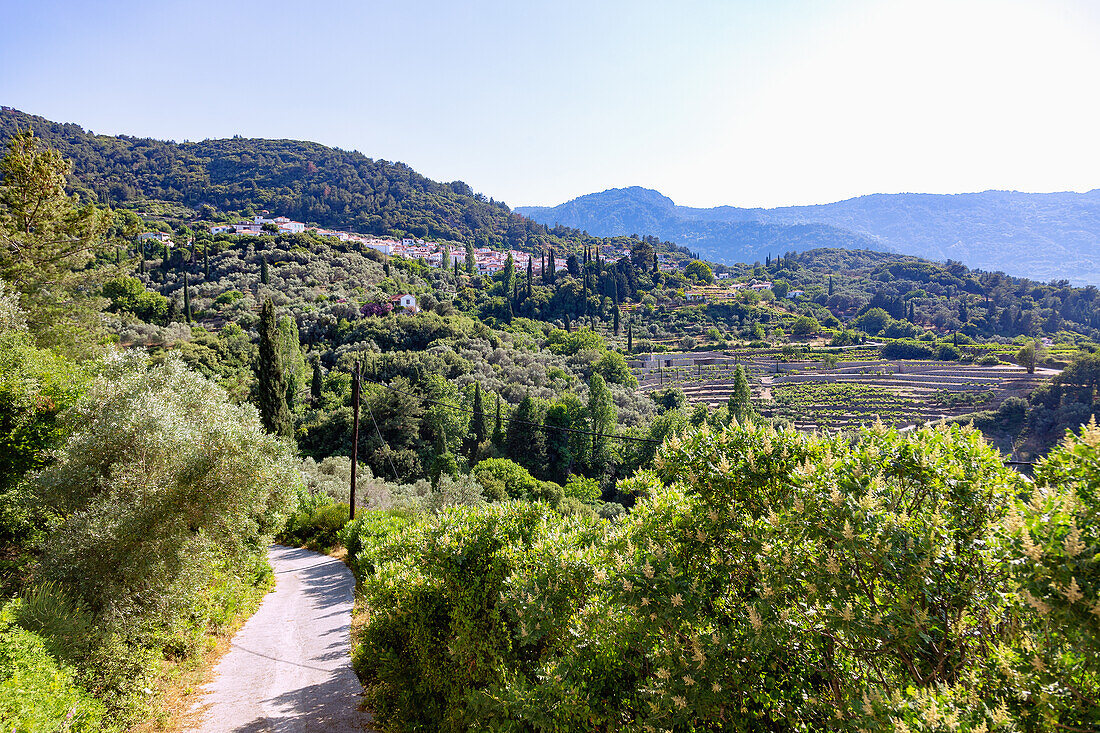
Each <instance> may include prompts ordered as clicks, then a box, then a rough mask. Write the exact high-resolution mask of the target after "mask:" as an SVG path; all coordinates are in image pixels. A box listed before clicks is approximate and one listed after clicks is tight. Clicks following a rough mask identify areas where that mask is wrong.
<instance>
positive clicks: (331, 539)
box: [278, 504, 348, 552]
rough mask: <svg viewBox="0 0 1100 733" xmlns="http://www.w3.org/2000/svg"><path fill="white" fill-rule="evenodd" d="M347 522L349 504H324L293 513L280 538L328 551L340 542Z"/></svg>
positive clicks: (282, 540)
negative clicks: (341, 531) (341, 533)
mask: <svg viewBox="0 0 1100 733" xmlns="http://www.w3.org/2000/svg"><path fill="white" fill-rule="evenodd" d="M347 523H348V505H347V504H323V505H321V506H318V507H314V508H312V509H306V510H304V511H302V510H300V511H298V512H295V513H294V514H293V515H291V517H290V519H289V520H288V521H287V525H286V529H284V530H283V531H282V532H281V533H280V534H279V536H278V540H279V541H280V542H286V543H287V544H291V545H295V546H297V545H300V546H303V547H308V548H309V549H311V550H317V551H320V552H328V551H329V550H331V549H333V548H334V547H336V546H337V545H338V544H340V542H339V533H340V530H342V529H343V528H344V525H345V524H347Z"/></svg>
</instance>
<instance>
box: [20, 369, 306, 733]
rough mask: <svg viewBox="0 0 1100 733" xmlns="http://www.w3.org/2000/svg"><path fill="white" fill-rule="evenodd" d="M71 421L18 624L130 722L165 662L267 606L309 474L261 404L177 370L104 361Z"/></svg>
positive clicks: (48, 492)
mask: <svg viewBox="0 0 1100 733" xmlns="http://www.w3.org/2000/svg"><path fill="white" fill-rule="evenodd" d="M69 419H70V420H71V425H72V435H71V436H70V437H69V438H68V440H67V441H66V443H65V444H64V445H63V446H62V447H61V448H60V449H59V450H58V451H57V453H56V456H57V458H56V462H55V463H54V464H53V465H51V466H49V467H47V468H46V470H45V471H44V472H42V473H41V474H40V475H39V476H38V477H37V478H36V480H35V483H34V495H35V496H36V497H38V499H39V500H40V501H41V503H42V505H43V507H45V508H46V509H47V510H48V511H49V512H51V513H52V514H53V515H54V516H55V518H56V519H55V521H54V527H53V528H51V531H50V533H49V534H48V536H47V538H46V541H45V543H44V544H43V547H42V551H43V553H42V560H41V563H40V567H39V568H38V571H37V574H36V581H37V586H36V588H35V589H33V590H32V591H28V592H29V593H30V596H29V598H33V599H34V602H33V603H32V602H31V601H30V600H28V601H27V603H25V604H24V607H23V609H22V610H21V612H20V618H19V620H20V623H21V625H23V626H24V627H26V628H28V629H30V630H32V631H36V632H41V633H42V634H43V635H44V636H45V637H46V638H47V639H56V640H57V641H58V645H57V648H56V649H53V651H54V652H55V653H56V654H58V655H61V656H63V658H64V659H65V660H66V661H67V662H69V663H71V664H72V665H73V666H74V667H75V668H77V669H78V670H79V673H80V675H81V681H82V682H83V683H85V684H86V685H87V686H88V688H89V689H90V690H91V691H92V692H93V693H95V694H96V695H97V697H100V698H102V699H104V700H105V701H106V702H107V703H108V705H109V707H110V709H111V710H112V719H113V720H118V721H120V722H121V721H125V720H127V719H128V718H129V717H130V715H131V714H133V713H135V712H136V711H137V710H139V709H140V706H141V703H142V702H143V699H144V696H145V695H146V694H147V691H146V688H148V687H149V686H150V685H149V680H150V678H151V677H152V676H153V675H154V674H155V673H156V661H157V659H158V658H159V657H161V656H162V655H163V654H165V653H171V654H174V655H179V656H187V655H188V654H190V653H193V652H194V651H195V649H196V645H197V644H198V642H199V640H200V639H201V636H202V633H203V632H205V631H206V630H207V628H208V627H211V626H212V627H216V626H217V625H218V624H219V623H221V622H223V621H228V620H229V618H230V617H232V615H233V612H234V611H235V610H239V608H238V605H239V604H240V603H241V602H242V600H244V601H245V602H247V601H248V599H250V598H252V597H254V596H255V595H257V594H258V595H262V589H264V588H266V585H267V583H268V582H269V579H270V574H269V571H268V570H267V565H266V560H265V559H264V553H265V551H266V547H267V544H268V542H269V541H270V536H271V535H272V534H273V533H274V531H275V530H276V529H278V528H279V527H280V526H282V523H283V521H284V517H285V512H286V511H287V507H288V506H289V505H290V504H291V498H292V497H293V496H294V489H295V487H296V486H298V485H300V483H301V477H300V474H299V473H298V471H297V467H296V466H295V464H294V462H293V460H292V459H291V457H290V453H289V451H288V449H287V446H286V445H285V444H283V443H281V442H279V441H278V440H277V439H276V438H274V437H272V436H269V435H266V434H264V432H263V430H262V429H261V427H260V424H259V418H258V416H257V415H256V411H255V410H254V409H253V408H252V407H249V406H236V405H232V404H231V403H230V402H229V400H228V399H227V396H226V395H225V393H224V392H222V391H221V390H219V389H218V388H217V387H216V386H214V385H213V384H211V383H210V382H209V381H207V380H206V379H204V378H203V377H201V376H199V375H197V374H195V373H194V372H191V371H188V369H187V368H186V367H185V366H184V365H183V363H182V362H181V361H180V360H179V359H177V358H171V359H168V360H167V361H166V362H164V363H163V364H161V365H159V366H152V367H150V366H148V365H147V364H146V363H145V360H144V359H143V358H142V357H141V356H140V355H139V354H136V353H132V352H131V353H113V354H111V355H109V356H108V357H107V358H106V359H105V360H104V362H103V363H102V364H100V365H99V368H98V374H97V376H96V378H95V380H94V381H93V383H92V384H91V385H90V387H89V388H88V391H87V394H86V395H85V396H84V397H83V398H82V399H81V401H80V402H79V403H78V404H77V406H76V407H75V408H74V410H73V412H72V414H71V415H70V416H69ZM73 628H79V629H80V631H79V633H70V631H71V630H72V629H73Z"/></svg>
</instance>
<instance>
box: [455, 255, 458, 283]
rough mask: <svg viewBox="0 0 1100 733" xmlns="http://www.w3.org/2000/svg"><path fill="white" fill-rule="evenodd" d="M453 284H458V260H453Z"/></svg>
mask: <svg viewBox="0 0 1100 733" xmlns="http://www.w3.org/2000/svg"><path fill="white" fill-rule="evenodd" d="M455 284H458V260H455Z"/></svg>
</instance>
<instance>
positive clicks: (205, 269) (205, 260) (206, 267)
mask: <svg viewBox="0 0 1100 733" xmlns="http://www.w3.org/2000/svg"><path fill="white" fill-rule="evenodd" d="M202 276H203V279H205V280H209V279H210V242H207V243H206V244H204V245H203V247H202Z"/></svg>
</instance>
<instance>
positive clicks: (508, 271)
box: [504, 250, 516, 296]
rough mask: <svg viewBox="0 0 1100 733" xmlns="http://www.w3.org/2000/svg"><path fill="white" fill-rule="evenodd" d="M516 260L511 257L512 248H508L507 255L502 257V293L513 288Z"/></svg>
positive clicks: (506, 292)
mask: <svg viewBox="0 0 1100 733" xmlns="http://www.w3.org/2000/svg"><path fill="white" fill-rule="evenodd" d="M515 282H516V261H515V260H513V259H512V250H508V256H507V257H505V258H504V294H505V296H507V295H508V291H509V290H513V289H514V288H515Z"/></svg>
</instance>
